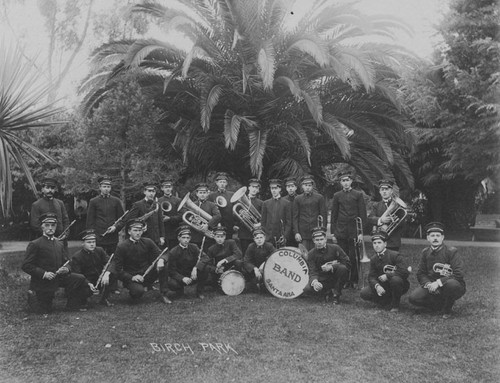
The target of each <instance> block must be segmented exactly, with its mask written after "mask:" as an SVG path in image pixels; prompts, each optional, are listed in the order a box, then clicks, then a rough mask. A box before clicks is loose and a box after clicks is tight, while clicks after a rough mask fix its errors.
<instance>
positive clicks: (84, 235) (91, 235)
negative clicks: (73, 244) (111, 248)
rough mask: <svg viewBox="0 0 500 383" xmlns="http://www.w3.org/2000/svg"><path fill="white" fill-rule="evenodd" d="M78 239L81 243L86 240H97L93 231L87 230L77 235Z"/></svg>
mask: <svg viewBox="0 0 500 383" xmlns="http://www.w3.org/2000/svg"><path fill="white" fill-rule="evenodd" d="M78 237H79V238H80V239H81V240H82V241H86V240H87V239H97V233H96V231H95V230H94V229H87V230H84V231H82V232H81V233H80V234H78Z"/></svg>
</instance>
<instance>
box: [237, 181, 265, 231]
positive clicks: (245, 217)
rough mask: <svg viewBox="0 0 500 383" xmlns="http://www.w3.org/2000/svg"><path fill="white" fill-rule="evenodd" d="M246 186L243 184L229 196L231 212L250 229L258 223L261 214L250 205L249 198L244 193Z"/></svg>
mask: <svg viewBox="0 0 500 383" xmlns="http://www.w3.org/2000/svg"><path fill="white" fill-rule="evenodd" d="M246 192H247V188H246V186H243V187H242V188H240V189H238V190H237V191H236V192H235V193H234V194H233V196H232V197H231V203H233V204H234V205H233V214H234V215H235V216H236V217H238V219H239V220H240V221H241V222H242V223H243V225H245V227H246V228H247V229H248V230H250V232H251V231H253V230H254V229H255V227H256V226H257V225H259V224H260V220H261V218H262V217H261V215H260V213H259V211H258V210H257V209H256V208H255V206H253V205H252V202H251V201H250V198H248V197H247V195H246Z"/></svg>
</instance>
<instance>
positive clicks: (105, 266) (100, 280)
mask: <svg viewBox="0 0 500 383" xmlns="http://www.w3.org/2000/svg"><path fill="white" fill-rule="evenodd" d="M114 256H115V253H113V254H111V256H110V257H109V259H108V262H106V264H105V265H104V268H103V269H102V272H101V275H99V278H97V282H96V283H95V287H96V288H98V287H99V285H100V284H101V282H102V278H104V274H106V271H108V267H109V265H110V264H111V260H112V259H113V257H114Z"/></svg>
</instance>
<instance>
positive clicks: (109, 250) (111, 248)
mask: <svg viewBox="0 0 500 383" xmlns="http://www.w3.org/2000/svg"><path fill="white" fill-rule="evenodd" d="M117 245H118V243H108V244H105V245H104V244H100V245H97V246H99V247H102V248H103V249H104V251H105V252H106V254H108V256H109V257H111V255H112V254H113V253H114V252H115V250H116V246H117ZM112 276H113V274H111V276H110V278H109V285H108V287H107V288H106V290H108V291H109V292H111V291H116V290H118V279H117V278H116V277H114V276H113V277H112ZM91 282H92V281H91ZM94 282H97V280H96V281H94ZM94 282H92V283H94ZM108 295H109V293H108Z"/></svg>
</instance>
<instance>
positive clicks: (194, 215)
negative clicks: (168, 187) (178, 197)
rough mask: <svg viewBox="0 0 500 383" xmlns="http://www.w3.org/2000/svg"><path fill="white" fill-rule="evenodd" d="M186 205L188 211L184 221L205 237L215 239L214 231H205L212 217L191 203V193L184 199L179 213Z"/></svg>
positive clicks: (183, 216)
mask: <svg viewBox="0 0 500 383" xmlns="http://www.w3.org/2000/svg"><path fill="white" fill-rule="evenodd" d="M184 205H186V209H187V211H186V212H185V213H184V214H183V215H182V220H183V221H184V222H185V223H186V224H188V225H189V226H191V227H192V228H193V229H195V230H198V231H199V232H200V233H202V234H203V235H205V236H207V237H209V238H215V234H214V232H213V231H212V230H210V229H206V230H205V229H204V228H203V227H204V226H208V221H210V220H211V219H212V216H211V215H210V214H208V213H207V212H206V211H205V210H203V209H202V208H200V207H199V206H196V204H195V203H194V202H193V201H191V199H190V198H189V192H188V193H187V194H186V195H185V196H184V198H183V199H182V201H181V203H180V204H179V207H178V208H177V211H181V209H182V208H183V207H184Z"/></svg>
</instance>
